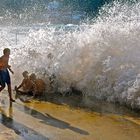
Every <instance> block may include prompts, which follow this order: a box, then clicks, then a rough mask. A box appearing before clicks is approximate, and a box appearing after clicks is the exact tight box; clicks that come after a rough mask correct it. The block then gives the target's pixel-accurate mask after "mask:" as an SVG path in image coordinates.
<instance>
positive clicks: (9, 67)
mask: <svg viewBox="0 0 140 140" xmlns="http://www.w3.org/2000/svg"><path fill="white" fill-rule="evenodd" d="M8 69H9V71H10V72H11V73H12V74H14V72H13V70H12V69H11V66H10V65H8Z"/></svg>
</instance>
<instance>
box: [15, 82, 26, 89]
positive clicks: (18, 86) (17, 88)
mask: <svg viewBox="0 0 140 140" xmlns="http://www.w3.org/2000/svg"><path fill="white" fill-rule="evenodd" d="M24 83H25V81H24V80H23V81H22V83H21V84H20V85H19V86H18V87H17V89H20V88H21V87H22V86H23V85H24Z"/></svg>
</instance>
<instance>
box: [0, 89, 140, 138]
mask: <svg viewBox="0 0 140 140" xmlns="http://www.w3.org/2000/svg"><path fill="white" fill-rule="evenodd" d="M7 97H8V96H7V93H6V92H3V94H1V96H0V140H112V139H113V140H132V139H134V140H139V138H140V117H139V115H138V114H137V113H135V112H132V111H131V110H128V109H127V108H125V107H120V106H118V105H112V104H106V103H103V102H99V101H94V102H92V101H91V99H87V100H88V103H90V101H91V104H90V109H89V108H87V107H86V105H87V103H86V101H85V100H83V101H82V100H81V97H79V96H67V97H61V96H57V97H55V98H51V97H50V98H48V101H46V102H43V101H39V100H33V99H30V100H28V102H23V101H21V100H20V99H17V100H16V103H12V104H9V102H8V98H7Z"/></svg>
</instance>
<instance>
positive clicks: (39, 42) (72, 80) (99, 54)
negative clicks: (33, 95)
mask: <svg viewBox="0 0 140 140" xmlns="http://www.w3.org/2000/svg"><path fill="white" fill-rule="evenodd" d="M139 9H140V2H136V3H133V4H131V5H130V4H129V3H120V2H114V3H112V4H111V5H109V4H108V5H104V6H103V7H102V8H101V9H100V12H99V15H98V16H97V17H96V18H93V20H90V21H89V20H86V21H81V22H80V24H78V25H74V24H67V25H63V24H61V25H60V24H59V25H58V24H50V23H49V22H45V23H43V22H42V23H34V24H30V25H27V24H26V25H16V24H14V25H13V24H12V23H11V24H8V25H3V24H2V25H1V26H0V30H1V32H0V42H1V43H0V48H1V50H2V49H3V48H5V47H9V48H11V59H10V63H11V65H12V67H13V69H14V71H15V74H14V75H13V76H12V82H13V85H15V84H19V82H20V81H21V79H22V75H21V73H22V72H23V71H24V70H27V71H29V72H30V73H32V72H34V73H36V74H37V76H38V77H40V78H43V79H44V81H45V82H46V83H48V78H49V76H51V75H52V74H54V75H55V84H54V89H53V90H54V91H59V92H67V91H70V90H71V87H72V86H74V87H75V88H77V89H78V90H81V91H82V93H83V95H84V96H85V98H86V97H87V96H92V97H95V98H97V99H101V100H104V101H107V102H114V103H120V104H124V105H127V106H129V107H131V108H139V107H140V53H139V52H140V45H139V44H140V10H139ZM1 20H2V19H1ZM12 21H13V20H11V21H9V23H10V22H12ZM1 54H2V51H1Z"/></svg>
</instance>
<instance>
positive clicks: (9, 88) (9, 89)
mask: <svg viewBox="0 0 140 140" xmlns="http://www.w3.org/2000/svg"><path fill="white" fill-rule="evenodd" d="M7 86H8V93H9V99H10V101H12V102H15V100H14V99H13V98H12V89H11V84H8V85H7Z"/></svg>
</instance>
